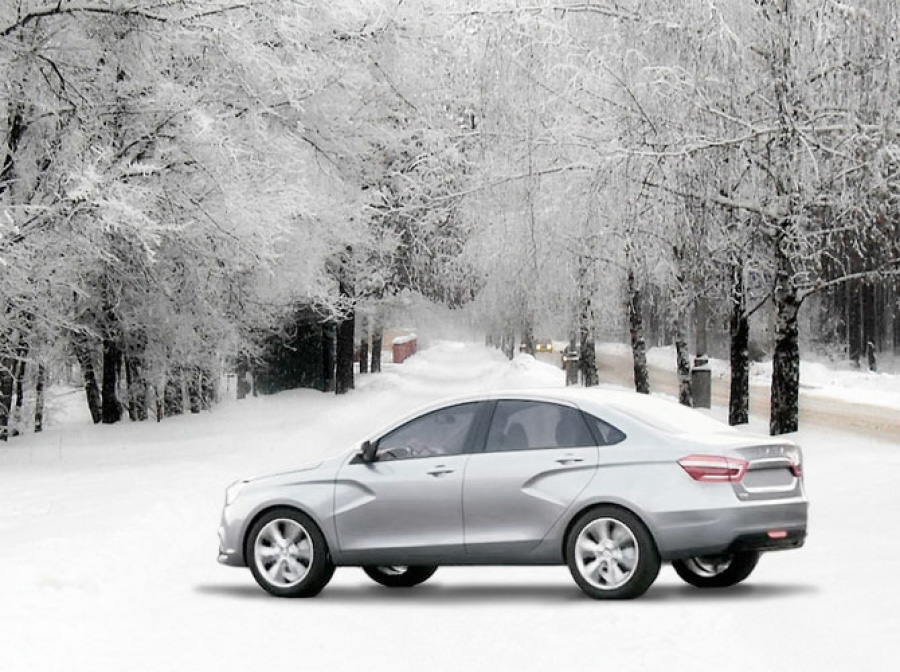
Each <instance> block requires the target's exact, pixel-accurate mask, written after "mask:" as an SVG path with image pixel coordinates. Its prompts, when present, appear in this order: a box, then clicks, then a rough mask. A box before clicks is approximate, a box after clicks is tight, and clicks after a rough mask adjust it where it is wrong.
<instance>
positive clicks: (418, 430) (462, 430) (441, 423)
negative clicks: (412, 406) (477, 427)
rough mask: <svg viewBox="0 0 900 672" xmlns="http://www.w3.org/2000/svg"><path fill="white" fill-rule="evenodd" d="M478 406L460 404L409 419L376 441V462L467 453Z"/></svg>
mask: <svg viewBox="0 0 900 672" xmlns="http://www.w3.org/2000/svg"><path fill="white" fill-rule="evenodd" d="M479 407H480V404H477V403H469V404H459V405H457V406H450V407H448V408H442V409H440V410H438V411H432V412H431V413H428V414H426V415H423V416H420V417H418V418H415V419H414V420H410V421H409V422H407V423H406V424H405V425H401V426H400V427H398V428H397V429H395V430H394V431H392V432H390V433H389V434H385V435H384V436H383V437H381V439H379V441H378V452H377V455H378V458H377V459H378V460H400V459H408V458H415V457H431V456H434V455H458V454H460V453H464V452H466V446H467V445H468V440H469V437H470V436H471V433H472V425H473V423H474V421H475V417H476V415H477V414H478V409H479Z"/></svg>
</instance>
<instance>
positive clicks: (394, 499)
mask: <svg viewBox="0 0 900 672" xmlns="http://www.w3.org/2000/svg"><path fill="white" fill-rule="evenodd" d="M485 408H486V406H485V404H484V403H478V402H475V403H466V404H458V405H454V406H450V407H447V408H443V409H440V410H437V411H433V412H431V413H428V414H426V415H423V416H419V417H418V418H415V419H413V420H411V421H409V422H407V423H406V424H404V425H402V426H400V427H398V428H397V429H394V430H392V431H391V432H389V433H388V434H386V435H385V436H383V437H381V438H380V439H379V440H378V443H377V452H376V461H375V462H372V463H365V462H362V461H361V460H360V459H359V458H358V457H354V458H353V459H351V460H349V461H348V462H347V463H346V464H344V466H343V467H342V468H341V470H340V472H339V474H338V478H337V483H336V489H335V525H336V530H337V537H338V543H339V545H340V552H341V555H342V557H343V558H344V559H345V561H347V562H360V563H364V562H368V563H379V562H391V563H392V564H410V563H413V562H428V561H442V560H443V561H446V559H447V558H452V557H453V556H454V555H460V556H461V555H462V554H463V521H462V484H463V474H464V472H465V469H466V464H467V462H468V460H469V458H470V452H471V449H472V445H473V442H474V440H475V434H476V431H477V429H478V427H479V416H480V412H481V411H482V410H483V409H485Z"/></svg>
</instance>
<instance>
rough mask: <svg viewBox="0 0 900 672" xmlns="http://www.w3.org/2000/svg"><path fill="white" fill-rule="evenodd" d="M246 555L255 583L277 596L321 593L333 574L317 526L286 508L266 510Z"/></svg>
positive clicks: (257, 525) (248, 538) (258, 521)
mask: <svg viewBox="0 0 900 672" xmlns="http://www.w3.org/2000/svg"><path fill="white" fill-rule="evenodd" d="M244 557H245V558H246V560H247V565H248V566H249V567H250V571H251V572H252V573H253V578H255V579H256V582H257V583H258V584H259V585H260V586H261V587H262V588H263V590H265V591H266V592H268V593H270V594H272V595H275V596H277V597H313V596H315V595H318V594H319V593H320V592H321V591H322V589H323V588H324V587H325V586H326V585H328V582H329V581H330V580H331V577H332V575H333V574H334V563H333V562H332V561H331V554H330V553H329V550H328V544H327V543H326V542H325V537H324V536H323V535H322V531H321V530H320V529H319V527H318V525H316V523H315V522H314V521H313V520H312V518H310V517H309V516H307V515H306V514H303V513H301V512H300V511H297V510H296V509H290V508H286V507H284V508H278V509H272V510H271V511H267V512H266V513H265V514H263V515H262V516H260V518H259V519H258V520H257V521H256V522H255V523H254V524H253V527H251V528H250V533H249V534H248V535H247V542H246V546H245V554H244Z"/></svg>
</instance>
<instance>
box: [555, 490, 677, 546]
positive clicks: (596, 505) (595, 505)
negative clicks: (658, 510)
mask: <svg viewBox="0 0 900 672" xmlns="http://www.w3.org/2000/svg"><path fill="white" fill-rule="evenodd" d="M600 508H614V509H620V510H621V511H625V512H627V513H630V514H631V515H633V516H635V517H636V518H637V519H638V520H639V521H640V522H641V523H642V524H643V525H644V527H646V528H647V532H649V533H650V538H651V539H652V540H653V545H654V546H655V547H656V550H657V552H661V551H660V548H659V540H658V538H657V535H656V531H655V529H654V527H653V525H651V524H650V523H649V522H648V520H647V517H646V516H645V515H643V513H642V512H641V511H640V510H639V509H636V508H635V507H633V506H628V505H627V504H623V503H622V502H617V501H614V500H613V501H610V500H599V501H594V502H591V503H589V504H586V505H584V506H582V507H580V508H578V509H576V510H574V511H573V512H572V513H571V515H570V516H569V519H568V520H567V521H566V527H565V530H564V532H563V534H562V538H561V540H560V547H561V549H562V557H563V559H564V560H567V558H566V543H567V542H568V539H569V535H570V534H571V533H572V528H573V527H574V526H575V523H576V522H577V521H578V519H579V518H581V516H583V515H584V514H586V513H588V512H589V511H593V510H594V509H600Z"/></svg>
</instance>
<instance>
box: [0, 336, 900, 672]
mask: <svg viewBox="0 0 900 672" xmlns="http://www.w3.org/2000/svg"><path fill="white" fill-rule="evenodd" d="M358 382H359V384H358V389H357V390H356V391H355V392H353V393H351V394H349V395H346V396H344V397H335V396H332V395H322V394H319V393H316V392H310V391H298V392H291V393H285V394H281V395H277V396H275V397H269V398H265V399H251V400H245V401H242V402H229V403H226V404H223V405H221V406H219V407H217V408H216V409H215V410H214V411H213V412H210V413H204V414H202V415H199V416H187V417H183V418H178V419H173V420H167V421H165V422H163V423H161V424H159V425H156V424H150V423H144V424H124V425H121V426H113V427H103V426H100V427H95V426H92V425H91V424H90V422H89V420H88V419H87V418H86V414H85V413H84V412H83V411H82V409H81V405H83V400H81V399H80V398H78V399H76V395H70V397H69V398H70V399H72V400H76V401H77V403H76V404H75V405H72V404H68V403H66V400H65V399H63V400H62V401H61V402H60V404H59V406H60V409H62V411H61V412H59V413H58V414H57V419H58V421H59V422H58V424H57V425H55V426H53V427H51V428H50V429H49V430H48V431H46V432H45V433H44V434H43V435H32V436H26V437H20V438H18V439H16V440H15V441H12V442H11V443H10V444H9V446H8V447H6V446H4V447H2V448H0V539H2V540H3V541H2V543H0V596H2V602H0V671H2V672H19V671H23V672H24V671H26V670H28V671H29V672H31V671H39V672H44V671H55V670H66V671H67V672H68V671H75V672H80V671H84V672H95V671H105V670H117V671H118V670H128V671H129V672H131V671H138V670H152V671H154V672H158V671H163V670H179V671H196V670H217V671H221V670H255V669H265V670H271V669H278V670H314V671H323V672H325V671H329V670H357V669H364V670H367V671H376V670H391V671H396V670H444V669H446V670H451V669H452V670H466V671H468V670H473V671H474V670H505V669H550V668H551V667H553V668H556V669H567V670H568V669H572V670H575V669H579V670H581V669H603V668H609V667H618V669H621V670H629V671H631V670H653V671H657V670H722V669H728V668H731V667H733V666H736V667H739V668H740V669H742V670H745V671H747V672H753V671H756V670H773V671H774V670H823V669H828V670H860V671H862V670H866V671H868V670H888V669H897V667H898V664H900V662H898V658H900V647H898V645H897V633H898V632H900V616H898V611H897V609H896V604H897V602H898V598H900V587H898V583H897V578H896V575H897V571H896V570H897V569H898V564H897V562H898V561H897V558H898V557H900V536H898V534H897V530H898V529H900V487H898V484H900V438H898V440H897V441H896V442H893V443H890V442H879V441H876V440H873V439H862V438H860V437H859V436H857V435H854V434H850V433H840V432H835V431H833V430H819V429H816V428H806V429H804V430H802V431H801V432H800V433H799V434H798V435H797V436H796V437H795V438H796V439H797V440H798V441H800V442H801V444H802V445H803V447H804V450H805V457H806V474H807V486H808V492H809V495H810V498H811V501H812V508H811V519H810V528H809V532H810V537H809V540H808V542H807V545H806V547H805V548H803V549H801V550H799V551H793V552H787V553H774V554H771V555H769V556H766V557H764V558H763V559H762V561H761V563H760V566H759V567H758V569H757V570H756V572H755V573H754V575H753V576H752V577H751V578H750V580H749V581H748V582H747V583H746V584H743V585H741V586H738V587H736V588H734V589H730V590H727V591H722V592H712V593H710V592H702V591H698V590H696V589H693V588H690V587H689V586H686V585H684V584H682V583H681V582H680V580H679V579H678V578H677V576H676V575H675V573H674V571H673V570H672V569H671V568H669V567H665V568H664V569H663V571H662V573H661V574H660V577H659V580H658V581H657V583H656V584H655V585H654V586H653V587H652V588H651V589H650V590H649V592H648V593H647V594H646V595H645V596H644V597H643V598H641V599H639V600H636V601H632V602H621V603H600V602H595V601H592V600H590V599H588V598H585V597H583V596H582V594H581V593H580V591H579V590H578V589H577V588H576V587H575V585H574V583H573V582H572V581H571V579H570V577H569V574H568V571H567V570H566V569H565V568H564V567H548V568H441V569H440V570H439V571H438V573H437V574H436V575H435V577H434V579H433V580H431V581H429V582H428V583H427V584H425V585H423V586H420V587H419V588H416V589H413V590H411V591H391V590H389V589H385V588H381V587H380V586H377V585H375V584H373V583H372V582H371V581H369V580H368V579H367V578H366V577H365V575H364V574H363V573H362V572H361V571H360V570H358V569H354V568H347V569H339V570H338V571H337V573H336V574H335V577H334V579H333V581H332V583H331V584H330V585H329V586H328V587H327V588H326V589H325V591H324V592H323V593H322V594H321V596H320V597H318V598H316V599H314V600H278V599H274V598H269V597H267V596H266V594H265V593H263V592H262V591H261V590H260V589H259V588H258V587H257V586H256V584H255V583H254V581H253V579H252V577H251V576H250V573H249V571H247V570H242V569H233V568H227V567H221V566H219V565H218V564H217V563H216V560H215V556H216V550H217V540H216V528H217V525H218V515H219V511H220V507H221V504H222V498H223V489H224V488H225V486H226V485H228V484H229V483H230V482H231V481H233V480H236V479H237V478H240V477H244V476H252V475H256V474H261V473H267V472H273V471H278V470H282V469H285V468H289V467H291V466H293V465H296V464H299V463H302V462H305V461H308V460H310V459H313V458H315V457H318V456H320V455H326V454H332V453H335V452H338V451H341V450H344V449H345V448H346V447H348V446H350V445H352V443H353V442H354V441H356V440H357V439H358V438H359V437H360V436H362V435H363V434H367V433H369V431H371V430H374V429H376V428H377V427H378V426H379V425H381V424H382V423H383V422H386V421H388V420H390V418H391V417H393V416H394V415H396V414H400V413H405V412H407V411H409V410H411V409H412V408H414V407H416V406H419V405H421V404H424V403H426V402H428V401H431V400H432V399H437V398H440V397H443V396H446V395H449V394H455V393H461V392H465V391H470V390H473V389H485V388H496V387H522V386H555V385H562V384H563V378H562V372H561V371H560V370H559V369H558V368H556V367H553V366H550V365H547V364H543V363H541V362H537V361H535V360H533V359H531V358H529V357H520V358H518V359H517V360H515V361H514V362H512V363H509V362H506V361H505V360H504V359H503V358H502V356H500V355H499V354H497V353H496V352H493V351H489V350H485V349H483V348H481V347H478V346H463V345H461V344H453V343H445V344H440V345H437V346H435V347H433V348H431V349H430V350H427V351H424V352H422V353H420V354H419V355H417V356H416V357H415V358H413V359H411V360H409V361H407V362H406V363H404V364H402V365H398V366H395V367H390V368H389V370H387V371H386V372H385V373H383V374H381V375H377V376H375V375H369V376H363V377H362V378H361V379H359V381H358ZM713 414H714V415H719V416H721V414H722V410H721V409H714V410H713ZM753 429H755V430H757V431H763V430H764V426H763V425H762V424H756V425H755V426H754V427H753Z"/></svg>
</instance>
